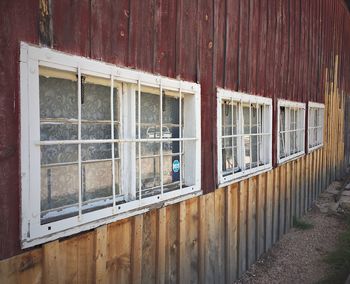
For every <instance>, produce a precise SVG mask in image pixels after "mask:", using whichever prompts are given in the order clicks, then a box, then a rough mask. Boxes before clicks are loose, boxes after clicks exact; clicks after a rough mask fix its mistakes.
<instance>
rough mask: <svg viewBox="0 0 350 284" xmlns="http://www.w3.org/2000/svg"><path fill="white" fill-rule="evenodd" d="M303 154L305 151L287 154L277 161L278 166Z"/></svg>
mask: <svg viewBox="0 0 350 284" xmlns="http://www.w3.org/2000/svg"><path fill="white" fill-rule="evenodd" d="M304 155H305V151H303V152H299V153H296V154H293V155H291V156H288V157H287V158H283V159H281V160H279V161H278V166H282V165H283V164H286V163H288V162H291V161H294V160H297V159H299V158H300V157H302V156H304Z"/></svg>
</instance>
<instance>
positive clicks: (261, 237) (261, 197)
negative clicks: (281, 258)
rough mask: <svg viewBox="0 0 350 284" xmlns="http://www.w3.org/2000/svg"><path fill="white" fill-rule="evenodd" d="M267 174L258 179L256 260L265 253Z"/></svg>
mask: <svg viewBox="0 0 350 284" xmlns="http://www.w3.org/2000/svg"><path fill="white" fill-rule="evenodd" d="M266 176H267V175H266V173H264V174H261V175H259V176H258V177H257V179H258V186H257V202H256V215H257V217H256V258H259V257H260V256H261V255H262V254H263V253H264V252H265V238H266V235H265V233H266V232H265V222H266V216H265V200H266Z"/></svg>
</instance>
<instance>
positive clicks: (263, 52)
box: [257, 0, 268, 96]
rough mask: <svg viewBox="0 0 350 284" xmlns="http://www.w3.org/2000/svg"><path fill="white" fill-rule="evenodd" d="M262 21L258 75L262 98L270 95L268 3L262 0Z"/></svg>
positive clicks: (260, 8)
mask: <svg viewBox="0 0 350 284" xmlns="http://www.w3.org/2000/svg"><path fill="white" fill-rule="evenodd" d="M259 10H260V20H259V47H258V74H257V93H258V94H259V95H262V96H266V95H268V93H267V83H266V78H267V75H266V70H267V65H268V61H267V53H268V50H267V45H268V37H267V28H268V2H267V0H260V7H259Z"/></svg>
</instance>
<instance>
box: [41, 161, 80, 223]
mask: <svg viewBox="0 0 350 284" xmlns="http://www.w3.org/2000/svg"><path fill="white" fill-rule="evenodd" d="M78 172H79V170H78V163H76V164H71V165H62V166H47V167H45V166H44V167H41V211H42V212H43V213H44V211H47V210H52V209H59V208H61V209H62V208H63V207H67V206H68V205H73V204H77V203H78V200H79V176H78ZM74 212H75V213H74ZM71 213H73V215H76V214H77V212H76V211H75V210H71V212H70V213H69V214H71ZM63 214H64V212H61V213H60V212H58V213H57V214H55V215H54V214H51V216H52V217H53V216H61V218H62V215H63ZM67 214H68V212H67ZM44 215H45V214H42V216H44Z"/></svg>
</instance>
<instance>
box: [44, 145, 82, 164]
mask: <svg viewBox="0 0 350 284" xmlns="http://www.w3.org/2000/svg"><path fill="white" fill-rule="evenodd" d="M77 161H78V145H48V146H41V165H48V164H58V163H72V162H77Z"/></svg>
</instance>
